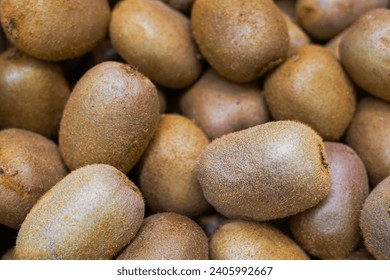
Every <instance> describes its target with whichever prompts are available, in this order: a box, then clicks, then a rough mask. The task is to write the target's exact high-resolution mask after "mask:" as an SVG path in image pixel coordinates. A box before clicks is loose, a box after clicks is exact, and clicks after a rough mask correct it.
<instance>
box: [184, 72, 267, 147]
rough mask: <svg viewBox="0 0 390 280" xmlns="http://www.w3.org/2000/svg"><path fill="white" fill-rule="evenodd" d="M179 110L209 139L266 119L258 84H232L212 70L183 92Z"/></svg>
mask: <svg viewBox="0 0 390 280" xmlns="http://www.w3.org/2000/svg"><path fill="white" fill-rule="evenodd" d="M180 109H181V111H182V112H183V114H184V115H185V116H187V117H188V118H190V119H192V120H194V121H195V122H196V123H197V124H198V125H199V126H200V127H201V128H202V129H203V130H204V131H205V132H206V134H207V135H208V136H209V137H210V138H211V139H213V138H218V137H221V136H222V135H224V134H227V133H229V132H235V131H238V130H242V129H245V128H249V127H252V126H255V125H258V124H262V123H266V122H268V121H269V119H270V116H269V112H268V109H267V106H266V104H265V101H264V97H263V94H262V93H261V90H260V87H259V85H258V84H256V83H249V84H238V83H234V82H231V81H229V80H226V79H225V78H223V77H221V76H220V75H218V73H217V72H215V71H214V70H212V69H210V70H208V71H207V72H206V73H205V74H204V75H203V76H202V77H201V78H200V79H199V80H198V81H197V82H196V84H194V85H193V86H192V87H191V88H190V89H188V90H187V91H186V93H185V94H184V95H183V96H182V98H181V100H180Z"/></svg>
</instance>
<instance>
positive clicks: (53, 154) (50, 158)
mask: <svg viewBox="0 0 390 280" xmlns="http://www.w3.org/2000/svg"><path fill="white" fill-rule="evenodd" d="M66 174H67V171H66V168H65V165H64V164H63V163H62V159H61V156H60V152H59V150H58V147H57V146H56V144H55V143H53V142H52V141H51V140H49V139H47V138H45V137H43V136H41V135H39V134H36V133H34V132H30V131H26V130H22V129H16V128H10V129H5V130H1V131H0V223H1V224H4V225H6V226H8V227H11V228H14V229H19V227H20V225H21V224H22V222H23V221H24V219H25V218H26V215H27V213H28V212H29V211H30V209H31V207H33V205H34V204H35V203H36V202H37V200H38V199H39V198H40V197H41V196H42V195H43V194H44V193H45V192H46V191H48V190H49V189H50V188H51V187H53V186H54V185H55V184H56V183H57V182H58V181H60V180H61V179H62V178H63V177H64V176H65V175H66Z"/></svg>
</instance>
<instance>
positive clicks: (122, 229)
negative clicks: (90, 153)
mask: <svg viewBox="0 0 390 280" xmlns="http://www.w3.org/2000/svg"><path fill="white" fill-rule="evenodd" d="M144 207H145V206H144V201H143V199H142V195H141V192H140V191H139V190H138V188H137V187H136V186H135V185H134V183H133V182H131V181H130V180H129V179H128V178H127V177H126V175H124V174H123V173H122V172H120V171H119V170H117V169H115V168H114V167H112V166H109V165H104V164H94V165H89V166H85V167H82V168H80V169H77V170H75V171H73V172H72V173H70V174H69V175H68V176H66V177H65V178H64V179H63V180H61V181H60V182H59V183H57V184H56V185H55V186H54V187H53V188H52V189H51V190H50V191H48V192H47V193H46V194H45V195H44V196H43V197H42V198H41V199H40V200H39V201H38V202H37V204H35V205H34V207H33V208H32V209H31V211H30V213H29V214H28V215H27V218H26V220H25V221H24V222H23V224H22V227H21V228H20V231H19V233H18V237H17V239H16V249H15V255H16V258H18V259H27V260H29V259H45V260H48V259H57V260H60V259H111V258H113V257H114V256H115V255H116V254H118V253H119V252H120V251H121V250H122V249H123V248H124V247H125V246H126V245H127V244H129V243H130V241H131V240H132V239H133V237H134V236H135V235H136V233H137V231H138V229H139V228H140V226H141V224H142V221H143V217H144Z"/></svg>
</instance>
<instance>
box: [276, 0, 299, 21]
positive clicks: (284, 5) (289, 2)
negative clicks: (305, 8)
mask: <svg viewBox="0 0 390 280" xmlns="http://www.w3.org/2000/svg"><path fill="white" fill-rule="evenodd" d="M274 2H275V4H276V6H278V8H279V9H280V10H281V11H282V12H283V13H285V14H286V15H288V17H289V18H290V19H291V20H292V22H294V23H298V15H297V11H296V9H295V5H296V1H295V0H274Z"/></svg>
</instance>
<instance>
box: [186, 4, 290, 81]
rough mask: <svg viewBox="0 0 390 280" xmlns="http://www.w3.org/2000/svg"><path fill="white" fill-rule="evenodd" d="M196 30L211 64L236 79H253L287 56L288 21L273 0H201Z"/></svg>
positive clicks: (194, 12)
mask: <svg viewBox="0 0 390 280" xmlns="http://www.w3.org/2000/svg"><path fill="white" fill-rule="evenodd" d="M191 23H192V33H193V35H194V38H195V41H196V42H197V44H198V46H199V49H200V51H201V53H202V54H203V56H204V57H205V58H206V60H207V61H208V62H209V63H210V65H211V66H212V67H213V68H214V69H215V70H216V71H217V72H218V73H219V74H220V75H221V76H223V77H225V78H227V79H229V80H232V81H235V82H241V83H244V82H251V81H254V80H256V79H258V78H259V77H261V76H263V75H264V74H265V73H266V72H268V71H269V70H271V69H272V68H274V67H276V66H277V65H279V64H280V63H281V62H282V61H284V60H285V59H286V56H287V52H288V48H289V37H288V31H287V26H286V22H285V20H284V19H283V16H282V14H281V12H280V10H279V9H278V7H277V6H276V5H275V4H274V2H273V1H272V0H263V1H258V0H246V1H241V0H219V1H214V0H197V1H195V3H194V5H193V7H192V12H191Z"/></svg>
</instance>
